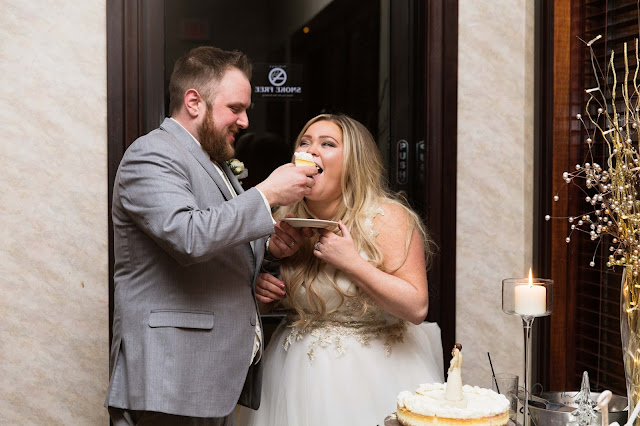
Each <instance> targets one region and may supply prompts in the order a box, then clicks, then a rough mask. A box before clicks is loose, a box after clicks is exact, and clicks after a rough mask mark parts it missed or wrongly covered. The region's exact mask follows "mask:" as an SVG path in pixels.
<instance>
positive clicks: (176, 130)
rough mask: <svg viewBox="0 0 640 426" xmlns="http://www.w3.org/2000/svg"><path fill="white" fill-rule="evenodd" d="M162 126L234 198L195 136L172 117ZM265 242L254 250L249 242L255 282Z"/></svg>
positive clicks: (228, 197)
mask: <svg viewBox="0 0 640 426" xmlns="http://www.w3.org/2000/svg"><path fill="white" fill-rule="evenodd" d="M160 128H161V129H163V130H165V131H166V132H168V133H169V134H171V135H172V136H173V137H175V138H176V140H177V141H178V142H179V143H180V144H181V145H182V146H183V147H184V148H185V149H186V150H188V151H189V152H190V153H191V155H193V156H194V158H195V159H196V160H197V161H198V163H200V165H202V167H203V168H204V169H205V170H206V171H207V173H208V174H209V176H211V179H213V181H214V182H215V183H216V185H217V186H218V189H220V192H221V193H222V195H223V196H224V198H225V200H227V201H229V200H231V199H232V198H233V196H232V195H231V193H230V192H229V188H228V187H227V184H226V183H225V182H224V179H223V177H222V176H220V173H218V171H217V170H216V168H215V166H214V165H213V163H212V162H211V159H210V158H209V156H208V155H207V154H206V153H205V152H204V151H203V150H202V148H201V147H200V146H198V144H197V143H196V142H195V141H194V140H193V137H192V136H191V135H190V134H189V132H187V130H186V129H185V128H184V127H182V126H181V125H180V124H178V123H177V122H176V121H174V120H172V119H171V118H165V119H164V121H163V122H162V124H161V125H160ZM220 167H222V170H223V171H224V173H225V174H226V175H227V177H228V178H229V182H231V185H232V186H233V189H235V191H236V194H238V195H240V194H242V193H243V192H244V189H242V186H241V185H240V183H239V182H238V179H236V177H235V176H234V174H233V172H232V171H231V169H229V166H227V163H225V162H223V163H222V164H220ZM264 244H265V238H260V239H259V240H256V241H255V244H254V250H255V251H254V250H251V245H250V244H249V243H247V250H249V253H251V254H250V256H252V258H253V262H254V274H253V275H254V277H253V283H255V280H256V277H257V276H258V273H259V272H260V263H261V262H262V258H263V257H264Z"/></svg>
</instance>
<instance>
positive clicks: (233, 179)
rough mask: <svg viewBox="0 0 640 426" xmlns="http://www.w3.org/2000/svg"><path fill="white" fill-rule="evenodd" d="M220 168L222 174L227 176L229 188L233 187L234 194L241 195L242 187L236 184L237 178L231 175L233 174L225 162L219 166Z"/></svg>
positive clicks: (238, 183)
mask: <svg viewBox="0 0 640 426" xmlns="http://www.w3.org/2000/svg"><path fill="white" fill-rule="evenodd" d="M220 167H222V171H223V172H224V174H225V175H227V179H229V182H231V186H233V189H235V191H236V194H238V195H240V194H242V193H243V192H244V189H242V185H240V182H238V178H236V176H235V175H234V174H233V172H232V171H231V169H230V168H229V166H228V165H227V162H226V161H225V162H224V163H222V164H220Z"/></svg>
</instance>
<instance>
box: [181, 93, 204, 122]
mask: <svg viewBox="0 0 640 426" xmlns="http://www.w3.org/2000/svg"><path fill="white" fill-rule="evenodd" d="M184 108H185V109H186V110H187V113H188V114H189V115H190V116H191V117H192V118H196V117H198V116H199V115H201V114H202V113H203V112H204V109H205V108H206V107H205V103H204V101H203V100H202V97H201V96H200V93H198V91H197V90H196V89H189V90H187V91H186V92H185V93H184Z"/></svg>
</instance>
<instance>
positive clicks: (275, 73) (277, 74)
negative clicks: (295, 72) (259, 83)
mask: <svg viewBox="0 0 640 426" xmlns="http://www.w3.org/2000/svg"><path fill="white" fill-rule="evenodd" d="M269 82H270V83H271V84H273V85H274V86H282V85H283V84H284V83H286V82H287V72H286V71H285V70H283V69H282V68H273V69H272V70H271V71H269Z"/></svg>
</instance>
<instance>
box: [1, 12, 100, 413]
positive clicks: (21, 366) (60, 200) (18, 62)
mask: <svg viewBox="0 0 640 426" xmlns="http://www.w3.org/2000/svg"><path fill="white" fill-rule="evenodd" d="M0 3H1V4H2V8H1V9H2V13H0V78H1V80H0V128H1V133H0V134H1V139H0V170H1V172H0V173H1V178H0V295H1V296H0V377H1V378H0V424H3V425H5V424H6V425H106V424H108V417H107V412H106V410H105V409H104V408H103V407H102V403H103V400H104V396H105V392H106V388H107V384H108V374H109V367H108V330H109V327H108V268H107V262H108V239H107V129H106V116H107V97H106V17H105V13H106V9H105V8H106V3H105V1H104V0H99V1H95V0H92V1H86V0H55V1H47V2H45V1H24V0H2V2H0Z"/></svg>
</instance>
